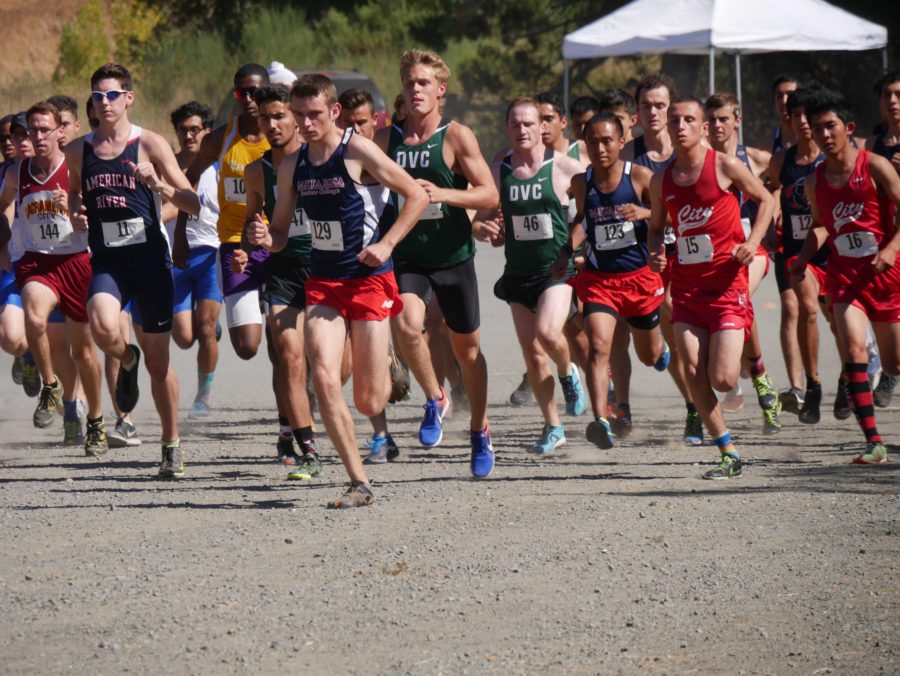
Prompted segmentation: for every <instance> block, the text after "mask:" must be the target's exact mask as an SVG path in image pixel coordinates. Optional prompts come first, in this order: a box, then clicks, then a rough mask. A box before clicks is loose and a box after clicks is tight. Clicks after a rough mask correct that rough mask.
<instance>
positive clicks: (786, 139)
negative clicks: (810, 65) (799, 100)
mask: <svg viewBox="0 0 900 676" xmlns="http://www.w3.org/2000/svg"><path fill="white" fill-rule="evenodd" d="M799 87H800V81H799V80H798V79H797V78H795V77H794V76H793V75H779V76H778V77H776V78H775V79H774V80H773V81H772V107H773V108H774V109H775V115H776V117H777V118H778V126H777V127H775V131H774V132H773V133H772V154H773V155H777V154H778V153H783V152H784V151H785V150H787V149H788V148H790V147H791V146H792V145H794V144H795V143H796V142H797V137H796V135H795V134H794V130H793V128H792V127H791V118H790V115H789V113H788V109H787V100H788V96H790V95H791V92H794V91H797V89H798V88H799Z"/></svg>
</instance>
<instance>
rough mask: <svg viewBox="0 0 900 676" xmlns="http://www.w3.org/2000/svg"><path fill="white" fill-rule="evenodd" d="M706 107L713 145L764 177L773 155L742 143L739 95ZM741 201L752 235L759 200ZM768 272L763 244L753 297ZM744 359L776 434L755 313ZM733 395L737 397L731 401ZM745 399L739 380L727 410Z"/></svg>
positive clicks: (777, 408)
mask: <svg viewBox="0 0 900 676" xmlns="http://www.w3.org/2000/svg"><path fill="white" fill-rule="evenodd" d="M704 106H705V108H706V119H707V121H708V123H709V144H710V145H711V146H712V148H713V149H714V150H716V151H718V152H720V153H724V154H726V155H731V156H733V157H737V158H738V159H739V160H740V161H741V162H743V163H744V166H746V167H747V169H749V170H750V173H752V174H753V175H754V176H756V177H757V178H760V177H762V175H763V174H764V173H765V172H766V170H767V169H768V167H769V161H770V160H771V157H772V155H771V153H769V152H766V151H765V150H760V149H759V148H751V147H749V146H745V145H744V144H743V143H738V134H737V130H738V127H739V126H740V124H741V109H740V104H739V103H738V100H737V98H736V97H735V96H734V95H733V94H729V93H720V94H713V95H712V96H710V97H709V98H707V99H706V102H705V103H704ZM738 201H739V202H740V206H741V226H742V227H743V228H744V235H745V236H749V234H750V228H751V226H752V224H753V221H754V220H755V218H756V202H754V201H753V200H751V199H749V198H748V197H747V196H746V195H743V194H741V193H738ZM768 271H769V253H768V251H767V250H766V248H765V247H764V246H762V245H760V247H759V248H758V249H757V251H756V255H755V256H754V257H753V262H752V263H750V265H749V266H748V275H749V280H750V297H751V299H752V298H753V294H755V293H756V290H757V289H758V288H759V285H760V283H761V282H762V280H763V277H765V276H766V274H768ZM751 302H752V301H751ZM742 361H743V362H744V363H746V364H747V366H748V370H749V373H750V378H751V379H752V382H753V389H755V390H756V397H757V401H758V402H759V407H760V409H762V417H763V433H764V434H775V433H777V432H779V431H780V430H781V420H780V418H779V413H781V401H780V400H779V397H778V392H777V391H776V390H775V388H774V387H773V386H772V380H771V378H770V377H769V375H768V373H766V365H765V362H764V361H763V356H762V342H761V341H760V337H759V329H758V327H757V324H756V315H755V313H754V316H753V325H752V327H751V329H750V338H749V340H747V342H745V343H744V353H743V358H742ZM732 397H733V399H732V400H731V401H729V400H730V398H732ZM743 400H744V395H743V393H742V392H741V386H740V381H738V383H737V385H735V388H734V389H733V390H731V391H730V392H729V393H728V394H726V395H725V401H723V402H722V407H723V408H724V409H725V410H738V409H739V408H741V407H742V406H743Z"/></svg>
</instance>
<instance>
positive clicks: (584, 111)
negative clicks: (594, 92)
mask: <svg viewBox="0 0 900 676" xmlns="http://www.w3.org/2000/svg"><path fill="white" fill-rule="evenodd" d="M569 112H570V113H571V115H572V136H574V137H575V140H576V141H580V143H579V144H577V145H575V146H574V148H576V149H577V152H578V153H579V156H578V157H575V159H576V160H580V159H581V156H580V153H581V150H583V149H584V125H586V124H587V123H588V122H589V121H590V119H591V118H592V117H594V115H596V114H597V113H599V112H600V103H599V102H598V101H597V99H595V98H594V97H593V96H579V97H578V98H577V99H575V100H574V101H572V104H571V105H570V106H569ZM572 147H573V146H571V145H570V146H569V152H570V153H571V152H572ZM573 157H574V155H573Z"/></svg>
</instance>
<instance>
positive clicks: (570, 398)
mask: <svg viewBox="0 0 900 676" xmlns="http://www.w3.org/2000/svg"><path fill="white" fill-rule="evenodd" d="M542 127H543V124H542V121H541V108H540V104H539V103H538V102H537V101H536V100H534V99H527V98H520V99H516V100H515V101H513V102H512V103H511V104H510V105H509V108H507V112H506V133H507V136H508V137H509V141H510V144H511V146H512V152H511V153H510V154H509V155H507V156H506V158H505V159H504V160H503V161H502V162H498V163H495V164H494V166H493V167H492V169H491V173H492V175H493V178H494V183H495V185H496V186H497V190H498V192H499V194H500V205H499V206H500V208H499V209H497V208H494V209H488V210H482V211H479V212H478V214H477V216H476V220H475V223H474V226H473V227H474V230H475V232H476V233H478V238H479V239H481V240H490V241H491V242H492V243H493V244H494V245H495V246H505V254H506V265H505V267H504V269H503V276H502V277H501V278H500V279H499V280H498V281H497V284H496V285H495V286H494V294H495V295H496V296H497V297H498V298H499V299H500V300H503V301H506V302H507V303H508V304H509V307H510V310H511V311H512V317H513V324H514V326H515V329H516V336H517V337H518V339H519V345H520V347H521V348H522V356H523V357H524V358H525V366H526V368H527V373H528V378H529V382H530V383H531V388H532V390H533V392H534V396H535V398H536V399H537V402H538V406H539V407H540V410H541V414H542V415H543V417H544V427H543V429H542V430H541V435H540V437H539V438H538V440H537V442H536V443H535V444H534V445H533V446H532V447H531V451H532V452H533V453H538V454H547V453H551V452H552V451H553V450H554V449H555V448H557V447H558V446H560V445H562V444H564V443H566V435H565V430H564V429H563V426H562V424H561V423H560V420H559V415H558V414H557V411H556V399H555V396H554V386H553V374H552V373H551V372H550V368H549V364H548V358H549V361H552V362H553V363H555V364H556V372H557V374H558V376H559V381H560V385H561V386H562V389H563V393H564V395H565V399H566V413H568V414H569V415H576V416H577V415H581V414H582V413H584V409H585V405H586V402H585V397H584V391H583V389H582V387H581V381H580V378H579V376H578V369H577V368H576V367H575V365H574V364H573V363H572V361H571V359H570V356H569V345H568V343H567V341H566V339H565V337H564V336H563V333H562V329H563V325H564V324H565V323H566V320H568V318H569V315H570V314H571V313H572V288H571V287H570V286H568V285H567V284H565V280H563V279H562V278H561V277H562V275H560V278H556V277H554V276H553V275H551V274H550V266H551V265H552V264H553V262H554V261H555V260H556V258H557V256H558V255H559V252H560V248H561V247H562V244H563V242H565V241H566V239H567V238H568V233H569V227H568V222H567V218H566V215H567V207H566V206H564V205H567V204H568V202H569V196H568V190H569V186H570V185H571V183H572V177H573V176H574V175H575V174H577V173H578V172H579V171H580V170H581V163H580V162H578V161H577V160H575V159H574V158H572V157H568V156H567V155H565V154H563V153H558V152H556V151H554V150H553V149H552V148H549V147H547V146H545V145H544V144H543V142H542V140H541V130H542ZM501 214H502V215H501ZM569 254H570V255H569V258H571V252H569ZM567 260H568V259H567Z"/></svg>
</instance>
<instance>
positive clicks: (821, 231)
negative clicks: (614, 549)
mask: <svg viewBox="0 0 900 676" xmlns="http://www.w3.org/2000/svg"><path fill="white" fill-rule="evenodd" d="M803 185H804V192H805V193H806V199H807V201H808V202H809V213H810V214H811V215H812V223H811V224H810V227H809V232H807V233H806V240H805V241H804V242H803V247H802V248H801V249H800V253H799V254H797V258H796V260H795V261H794V262H793V263H791V269H790V274H791V276H792V277H794V279H798V280H802V279H803V276H804V275H805V274H806V266H807V265H809V261H811V260H812V257H813V256H815V255H816V252H817V251H818V250H819V249H821V248H822V245H823V244H825V240H827V239H828V231H827V230H826V229H825V226H824V225H822V218H821V214H820V213H819V206H818V205H817V204H816V175H815V174H811V175H809V176H807V177H806V178H805V179H804V180H803Z"/></svg>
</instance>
